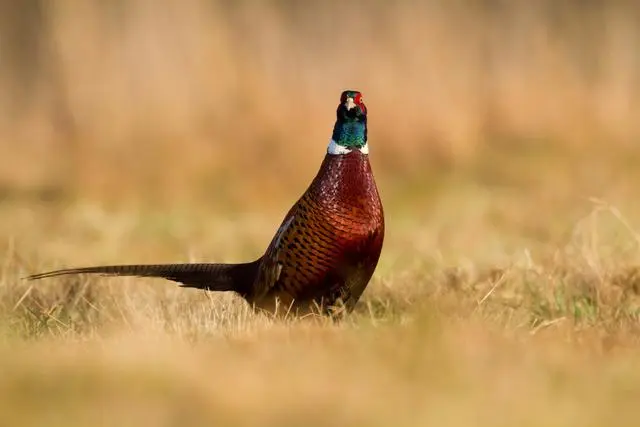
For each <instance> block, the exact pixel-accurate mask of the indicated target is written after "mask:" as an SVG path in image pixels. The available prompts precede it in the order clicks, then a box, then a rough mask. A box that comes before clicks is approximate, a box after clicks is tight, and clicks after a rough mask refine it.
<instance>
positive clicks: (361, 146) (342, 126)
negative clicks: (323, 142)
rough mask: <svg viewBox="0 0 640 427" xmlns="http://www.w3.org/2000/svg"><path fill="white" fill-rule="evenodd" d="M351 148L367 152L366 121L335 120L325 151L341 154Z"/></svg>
mask: <svg viewBox="0 0 640 427" xmlns="http://www.w3.org/2000/svg"><path fill="white" fill-rule="evenodd" d="M353 150H359V151H360V152H362V153H363V154H368V153H369V146H368V144H367V124H366V121H365V122H362V121H350V120H349V121H347V120H337V121H336V123H335V125H334V126H333V133H332V135H331V140H330V141H329V147H328V148H327V152H328V153H329V154H333V155H343V154H348V153H350V152H351V151H353Z"/></svg>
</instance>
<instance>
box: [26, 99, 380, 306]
mask: <svg viewBox="0 0 640 427" xmlns="http://www.w3.org/2000/svg"><path fill="white" fill-rule="evenodd" d="M336 116H337V117H336V122H335V125H334V128H333V134H332V136H331V139H330V141H329V146H328V148H327V153H326V155H325V157H324V161H323V162H322V165H321V166H320V170H319V171H318V173H317V175H316V177H315V178H314V179H313V181H312V182H311V185H310V186H309V187H308V189H307V190H306V191H305V193H304V194H303V195H302V196H301V197H300V199H299V200H298V201H297V202H296V203H295V204H294V205H293V207H292V208H291V209H290V210H289V212H288V213H287V214H286V216H285V217H284V220H283V221H282V223H281V225H280V227H279V228H278V231H277V232H276V234H275V236H274V237H273V239H272V241H271V243H270V244H269V246H268V248H267V250H266V251H265V253H264V254H263V255H262V256H261V257H260V258H258V259H257V260H255V261H252V262H247V263H241V264H212V263H204V264H196V263H186V264H146V265H144V264H143V265H110V266H96V267H83V268H71V269H64V270H56V271H50V272H46V273H40V274H34V275H32V276H29V277H27V279H30V280H34V279H42V278H46V277H54V276H60V275H66V274H100V275H107V276H137V277H156V278H164V279H168V280H171V281H174V282H178V283H180V286H181V287H185V288H198V289H204V290H207V291H233V292H236V293H237V294H239V295H240V296H241V297H243V298H244V299H245V300H246V301H247V302H248V303H249V304H250V305H251V306H253V308H254V309H258V310H264V311H266V312H269V313H273V314H277V313H283V312H286V313H293V314H307V313H312V312H315V313H321V314H324V315H331V316H333V315H337V314H348V313H350V312H351V311H352V310H353V308H354V306H355V304H356V302H357V301H358V300H359V299H360V296H361V295H362V293H363V292H364V290H365V288H366V287H367V284H368V283H369V281H370V279H371V276H372V275H373V272H374V270H375V268H376V266H377V264H378V259H379V257H380V253H381V251H382V243H383V240H384V213H383V208H382V202H381V200H380V196H379V193H378V189H377V186H376V183H375V180H374V177H373V172H372V169H371V165H370V163H369V146H368V143H367V107H366V106H365V104H364V101H363V99H362V94H361V93H360V92H358V91H354V90H347V91H344V92H342V94H341V96H340V104H339V105H338V108H337V111H336Z"/></svg>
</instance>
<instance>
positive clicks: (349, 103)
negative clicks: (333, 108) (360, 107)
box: [344, 97, 356, 111]
mask: <svg viewBox="0 0 640 427" xmlns="http://www.w3.org/2000/svg"><path fill="white" fill-rule="evenodd" d="M344 106H345V107H346V109H347V111H349V110H351V109H352V108H353V107H355V106H356V103H355V102H353V98H351V97H348V98H347V100H346V101H345V102H344Z"/></svg>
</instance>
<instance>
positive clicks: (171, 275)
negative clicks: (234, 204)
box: [26, 259, 261, 295]
mask: <svg viewBox="0 0 640 427" xmlns="http://www.w3.org/2000/svg"><path fill="white" fill-rule="evenodd" d="M260 261H261V259H258V260H256V261H253V262H249V263H244V264H142V265H104V266H97V267H83V268H69V269H64V270H55V271H48V272H46V273H39V274H34V275H31V276H28V277H26V279H27V280H36V279H44V278H47V277H55V276H62V275H67V274H100V275H103V276H136V277H158V278H163V279H167V280H172V281H174V282H178V283H181V285H180V286H181V287H185V288H198V289H205V290H208V291H235V292H238V293H239V294H241V295H247V294H249V293H250V291H251V286H252V285H253V282H254V279H255V277H256V275H257V272H258V267H259V265H260Z"/></svg>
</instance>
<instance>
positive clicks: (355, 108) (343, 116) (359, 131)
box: [331, 90, 367, 150]
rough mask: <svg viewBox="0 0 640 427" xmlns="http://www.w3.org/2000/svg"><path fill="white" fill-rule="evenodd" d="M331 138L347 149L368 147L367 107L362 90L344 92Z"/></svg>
mask: <svg viewBox="0 0 640 427" xmlns="http://www.w3.org/2000/svg"><path fill="white" fill-rule="evenodd" d="M331 139H332V142H334V143H335V144H336V145H337V146H339V147H343V148H344V149H346V150H353V149H361V150H362V149H365V148H366V145H367V107H366V106H365V105H364V101H363V100H362V94H361V93H360V92H358V91H356V90H345V91H344V92H342V95H341V96H340V105H338V110H337V111H336V124H335V125H334V127H333V135H332V137H331Z"/></svg>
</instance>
